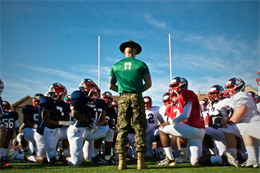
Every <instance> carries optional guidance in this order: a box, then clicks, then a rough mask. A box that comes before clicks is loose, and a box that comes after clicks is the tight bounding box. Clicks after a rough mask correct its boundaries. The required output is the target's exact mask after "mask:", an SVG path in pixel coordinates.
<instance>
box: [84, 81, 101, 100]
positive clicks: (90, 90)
mask: <svg viewBox="0 0 260 173" xmlns="http://www.w3.org/2000/svg"><path fill="white" fill-rule="evenodd" d="M79 90H80V91H81V92H84V93H85V94H87V95H88V96H89V97H91V98H94V99H95V98H99V96H100V89H99V88H98V86H97V85H96V83H95V82H93V81H92V80H91V79H83V80H82V81H81V82H80V84H79Z"/></svg>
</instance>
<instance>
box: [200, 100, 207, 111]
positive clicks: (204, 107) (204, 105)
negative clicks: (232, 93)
mask: <svg viewBox="0 0 260 173" xmlns="http://www.w3.org/2000/svg"><path fill="white" fill-rule="evenodd" d="M200 103H201V104H202V105H203V109H202V110H203V111H205V110H206V107H207V104H208V102H207V100H205V99H202V100H201V101H200Z"/></svg>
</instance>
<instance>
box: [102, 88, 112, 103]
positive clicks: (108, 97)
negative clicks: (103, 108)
mask: <svg viewBox="0 0 260 173" xmlns="http://www.w3.org/2000/svg"><path fill="white" fill-rule="evenodd" d="M101 97H102V100H104V101H105V102H106V104H107V105H108V106H111V105H112V101H113V96H112V94H111V93H110V92H108V91H106V92H104V93H103V94H102V96H101Z"/></svg>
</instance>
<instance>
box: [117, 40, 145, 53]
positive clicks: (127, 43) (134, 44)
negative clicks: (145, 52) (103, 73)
mask: <svg viewBox="0 0 260 173" xmlns="http://www.w3.org/2000/svg"><path fill="white" fill-rule="evenodd" d="M126 47H134V48H136V49H137V53H136V54H139V53H140V52H141V51H142V47H141V46H140V45H139V44H138V43H136V42H134V41H132V40H129V41H127V42H124V43H122V44H121V45H120V47H119V49H120V51H121V52H122V53H124V52H125V48H126Z"/></svg>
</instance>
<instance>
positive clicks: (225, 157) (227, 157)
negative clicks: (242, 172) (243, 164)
mask: <svg viewBox="0 0 260 173" xmlns="http://www.w3.org/2000/svg"><path fill="white" fill-rule="evenodd" d="M221 157H222V160H223V161H224V162H225V163H228V164H229V165H233V166H235V167H238V166H239V163H238V161H237V160H236V159H235V158H234V157H233V156H232V155H231V153H230V152H228V151H224V152H223V154H222V156H221Z"/></svg>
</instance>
